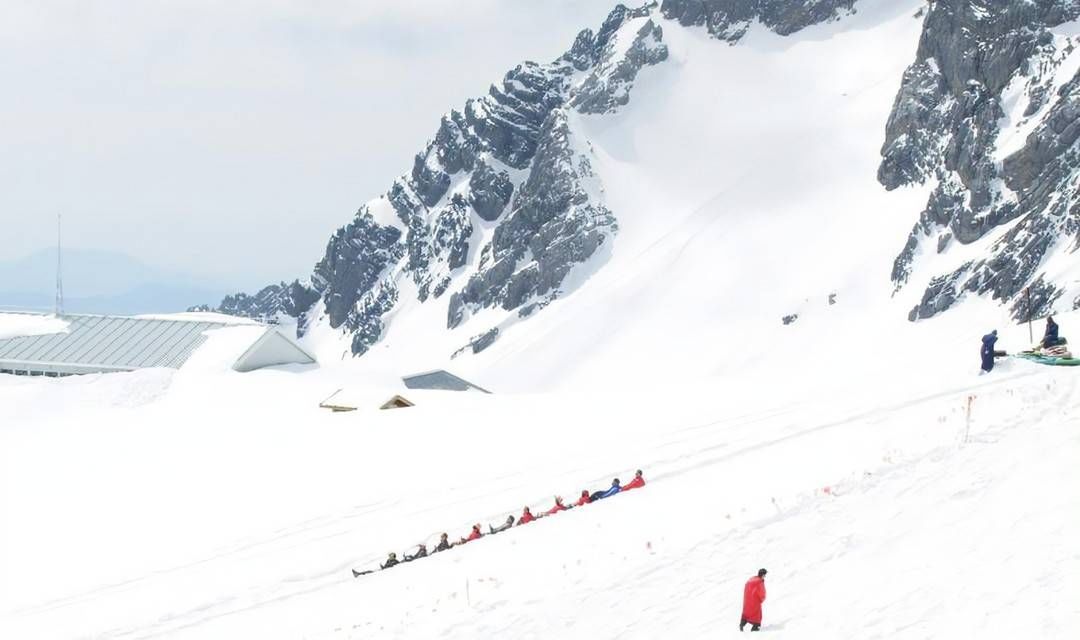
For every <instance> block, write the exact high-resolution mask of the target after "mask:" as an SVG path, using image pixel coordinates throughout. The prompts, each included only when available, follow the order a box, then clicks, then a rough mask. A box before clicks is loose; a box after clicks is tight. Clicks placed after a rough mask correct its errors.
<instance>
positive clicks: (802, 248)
mask: <svg viewBox="0 0 1080 640" xmlns="http://www.w3.org/2000/svg"><path fill="white" fill-rule="evenodd" d="M858 6H859V11H858V13H856V14H855V15H853V16H849V17H846V18H844V19H843V20H840V21H837V22H834V23H829V24H826V25H821V26H818V27H813V28H810V29H807V30H806V31H804V32H800V33H799V34H796V35H795V36H793V37H789V38H781V37H779V36H775V35H773V34H770V33H768V32H766V31H764V30H762V29H760V28H757V27H755V28H753V29H752V30H751V32H750V34H749V35H748V36H747V38H746V39H745V40H744V41H743V42H742V43H740V44H739V45H737V46H734V47H731V46H727V45H725V44H721V43H717V42H716V41H712V40H709V39H707V38H706V37H705V35H704V32H703V31H702V30H700V29H681V28H680V27H678V26H677V25H674V24H672V23H668V22H664V24H663V26H664V31H665V40H666V41H667V42H668V44H669V47H670V48H671V60H669V62H668V63H665V64H664V65H660V66H658V67H656V68H650V69H646V70H644V71H643V72H642V73H641V74H640V77H639V78H638V80H637V82H636V84H635V88H634V92H633V94H632V95H631V102H630V104H629V105H628V106H627V107H626V108H624V109H623V110H621V111H620V112H619V113H617V114H614V115H610V116H598V117H579V116H575V120H576V121H575V123H574V127H575V128H576V130H577V131H579V132H584V133H585V135H586V136H587V137H588V139H589V140H590V141H591V142H592V144H593V145H594V150H595V153H596V156H597V158H598V159H599V160H598V163H597V165H598V166H596V167H595V169H596V171H597V172H598V174H600V176H601V178H602V179H603V182H604V184H605V185H606V189H607V191H608V197H609V202H610V204H611V206H612V208H613V210H614V211H616V213H617V215H618V216H619V220H620V234H619V235H618V236H617V237H616V239H615V243H614V247H613V250H612V254H611V256H610V260H609V261H608V262H607V263H606V264H603V265H586V266H585V269H586V270H585V271H583V272H582V273H580V274H577V275H578V279H577V284H576V288H575V289H574V290H573V291H572V292H570V293H569V294H568V295H566V296H564V297H563V298H562V299H560V300H558V301H557V302H555V303H553V304H552V305H550V306H549V307H547V308H545V309H544V310H542V311H541V312H540V313H539V314H537V315H536V316H534V317H533V318H531V319H529V320H527V321H524V322H520V323H517V324H515V325H513V326H511V327H508V328H507V330H506V332H505V335H502V336H501V337H500V339H499V341H498V342H496V343H495V345H494V346H492V347H491V348H490V349H488V350H487V351H484V352H482V353H480V354H478V355H475V356H472V355H469V356H462V357H459V358H457V359H451V358H450V354H451V353H453V351H454V350H456V349H457V348H458V347H460V346H461V345H462V344H464V343H465V342H466V341H467V339H468V338H469V337H470V336H471V335H473V334H475V333H476V331H477V330H478V329H480V328H482V326H483V321H484V314H482V313H481V314H477V316H476V317H474V318H473V319H472V320H471V321H470V323H469V324H467V325H466V326H465V327H463V328H462V329H460V330H459V331H456V332H447V331H446V329H445V317H446V316H445V307H440V306H439V305H437V304H426V305H416V304H412V306H410V304H411V303H403V304H402V305H401V306H400V307H399V308H398V309H396V310H395V312H394V317H393V319H392V322H391V324H390V330H389V332H388V334H387V336H386V337H385V338H384V339H383V341H382V342H380V343H379V344H377V345H376V346H375V347H374V348H373V350H372V351H371V352H370V353H369V354H368V355H366V356H364V357H363V358H361V359H359V360H356V361H353V360H351V359H349V358H348V357H343V351H344V349H345V348H346V342H345V339H344V338H342V337H341V336H339V335H336V334H335V333H334V332H333V331H331V330H329V329H328V328H327V327H325V326H323V327H320V328H317V329H316V330H315V331H313V332H312V333H311V334H310V335H309V336H307V337H306V341H307V344H306V345H305V346H307V347H309V348H311V349H312V350H313V351H315V352H316V353H317V354H318V355H319V359H320V366H319V367H317V368H316V367H282V368H274V369H266V370H261V371H256V372H252V373H247V374H240V373H236V372H233V371H231V370H229V368H228V366H227V364H228V363H229V361H230V354H231V350H233V349H235V348H236V346H237V344H239V342H240V338H241V337H242V336H241V334H242V333H243V332H244V331H247V330H249V329H248V328H245V327H239V328H230V329H225V330H221V331H220V332H212V334H211V336H210V339H209V340H208V341H207V343H206V344H205V345H204V346H203V347H202V348H200V350H199V352H198V353H197V354H196V355H195V357H193V358H192V360H191V361H189V362H188V364H187V365H185V367H184V368H183V369H181V370H179V371H163V370H146V371H138V372H133V373H123V374H110V375H95V376H81V377H73V378H63V379H27V378H17V377H11V376H0V637H2V638H20V639H21V638H125V639H126V638H154V637H175V638H246V637H252V638H314V639H334V640H336V639H347V638H355V639H358V640H359V639H368V638H417V639H426V638H461V639H470V640H471V639H475V638H488V637H500V638H541V637H542V638H589V639H594V638H642V639H652V638H680V639H681V638H716V637H733V636H735V634H737V633H738V631H737V623H738V618H739V613H740V610H741V595H742V586H743V583H744V582H745V580H746V579H747V578H748V577H750V576H751V575H753V574H754V573H755V572H756V571H757V570H758V569H759V568H761V567H765V568H767V569H768V570H769V574H768V577H767V579H766V582H767V585H768V599H767V600H766V602H765V604H764V616H765V620H764V628H765V630H766V631H767V632H770V633H773V634H775V635H779V636H783V637H790V638H799V639H805V638H822V639H835V638H859V639H872V638H980V639H984V638H1028V637H1040V638H1068V637H1075V635H1076V633H1077V632H1078V630H1080V584H1078V581H1080V552H1078V551H1077V549H1078V547H1077V545H1076V540H1078V539H1080V509H1078V508H1077V506H1078V505H1080V471H1078V470H1077V469H1078V467H1077V460H1080V428H1078V427H1080V377H1078V376H1080V371H1078V370H1076V369H1075V368H1068V367H1047V366H1042V365H1038V364H1035V363H1031V362H1026V361H1023V360H1016V359H1011V358H1009V359H1003V360H1001V361H1000V362H999V365H998V366H997V367H996V368H995V369H994V371H993V372H992V373H990V374H988V375H980V374H979V371H978V364H979V359H978V347H979V338H980V337H981V336H982V334H984V333H986V332H988V331H990V330H991V329H993V328H997V329H999V331H1000V335H1001V340H1000V342H999V343H998V346H999V348H1003V349H1006V350H1009V351H1010V352H1015V351H1017V350H1019V349H1022V348H1026V347H1027V346H1028V345H1030V344H1031V342H1032V341H1033V340H1037V339H1038V337H1039V336H1038V334H1039V333H1040V327H1039V326H1036V327H1035V328H1034V332H1033V334H1032V335H1029V333H1028V328H1027V327H1026V326H1015V325H1012V324H1011V322H1010V320H1009V319H1008V315H1007V310H1005V309H1002V308H1001V307H999V306H998V305H995V304H992V303H990V302H988V301H982V300H970V301H968V302H967V303H965V304H964V305H962V306H961V307H959V308H957V309H955V310H953V311H950V312H949V313H947V314H944V315H942V316H941V317H938V318H934V319H933V320H931V321H926V322H919V323H908V322H907V321H906V312H907V310H908V309H910V307H911V305H912V304H914V302H915V300H914V299H913V298H912V296H917V295H918V294H919V292H920V291H921V290H920V291H904V292H901V293H900V294H898V295H897V296H896V297H892V296H891V293H892V291H891V287H890V285H889V270H890V268H891V262H892V258H893V256H895V254H896V251H897V250H898V249H899V248H900V247H899V246H898V245H897V238H903V237H904V236H905V234H906V232H907V230H908V229H910V226H911V224H912V219H911V218H910V212H911V211H917V210H918V209H919V205H920V204H921V203H922V202H925V197H926V194H925V192H922V191H920V190H916V189H910V190H899V191H896V192H893V193H886V192H885V191H884V190H883V189H881V188H880V186H878V185H877V183H876V181H875V180H874V173H875V169H876V163H877V160H878V157H879V156H878V151H879V147H880V144H881V138H882V132H883V130H884V122H885V120H886V118H887V116H888V113H889V109H890V107H891V104H892V99H893V96H894V95H895V91H896V87H897V86H899V81H900V75H901V74H902V72H903V69H904V67H905V66H906V64H907V63H908V62H909V61H910V59H911V58H912V56H913V54H914V50H915V47H916V44H917V41H918V35H919V21H918V20H916V19H913V14H914V13H915V11H916V9H917V8H918V6H919V3H918V2H914V1H911V2H906V1H901V2H898V1H895V0H867V1H865V2H861V3H859V5H858ZM703 110H704V111H706V112H707V117H705V116H703V115H702V112H703ZM808 122H809V123H812V126H808V125H807V123H808ZM593 267H595V270H593V271H588V269H590V268H593ZM402 299H403V300H405V299H407V296H405V295H403V296H402ZM830 300H831V302H830ZM792 313H798V315H799V318H798V320H797V321H796V322H795V323H794V324H791V325H789V326H784V325H782V324H781V322H780V318H781V316H783V315H787V314H792ZM1058 321H1059V323H1060V324H1061V327H1062V335H1065V336H1066V337H1073V334H1076V335H1077V336H1080V313H1072V314H1062V315H1061V316H1060V317H1059V318H1058ZM434 368H446V369H448V370H450V371H452V372H454V373H456V374H459V375H461V376H462V377H464V378H466V379H469V380H471V381H473V382H475V383H477V384H479V385H481V386H483V387H485V388H487V389H490V390H492V391H493V392H494V393H493V394H492V395H484V394H454V393H450V392H447V393H435V392H429V393H424V394H421V395H419V396H416V398H415V399H416V404H417V406H415V407H412V408H408V409H399V410H391V411H378V410H376V408H375V407H376V405H377V404H381V403H382V402H383V401H385V400H388V399H389V398H390V397H391V396H392V395H393V394H395V393H401V394H402V395H404V396H405V397H406V398H409V397H410V392H409V391H408V390H405V391H402V390H401V385H400V380H399V377H400V376H401V375H402V374H408V373H415V372H416V371H421V370H430V369H434ZM337 389H355V390H358V391H357V392H356V393H355V397H356V398H359V399H360V400H361V401H362V402H361V403H363V404H365V405H366V406H363V407H361V408H359V409H358V410H357V411H353V412H349V413H340V414H334V413H331V412H329V411H327V410H325V409H320V408H318V403H319V402H320V401H322V400H324V399H325V398H326V397H328V396H329V395H330V394H332V393H333V392H334V391H335V390H337ZM369 400H370V403H369ZM636 468H641V469H643V470H644V471H645V477H646V479H647V480H648V485H647V486H646V487H645V488H643V489H640V490H635V491H633V492H628V493H626V494H623V495H618V496H615V497H613V498H611V499H609V500H605V501H603V502H600V503H598V504H594V505H589V506H587V507H583V508H580V509H574V510H572V511H570V512H566V513H560V514H557V515H555V516H552V517H550V518H545V519H542V520H540V521H539V522H535V523H532V524H529V525H527V526H524V527H518V528H515V529H513V530H511V531H509V532H506V533H502V534H499V535H497V536H494V537H489V538H483V539H481V540H479V541H477V542H473V543H469V544H468V545H466V546H464V547H461V548H457V549H454V550H452V551H449V552H446V553H442V554H439V555H436V556H434V557H432V558H428V559H425V560H423V561H418V562H415V563H411V564H408V565H405V566H399V567H396V568H394V569H392V570H389V571H385V572H376V573H373V574H371V575H367V576H363V577H361V578H359V579H354V578H353V576H352V573H351V571H350V570H351V569H353V568H357V569H372V568H376V567H377V563H378V562H380V561H382V560H383V559H384V558H385V557H386V554H387V553H388V552H390V551H394V552H396V553H397V554H398V555H399V556H400V555H402V554H403V553H405V552H411V551H412V550H413V548H414V545H416V544H418V543H420V542H426V543H427V544H428V545H429V547H431V546H433V545H434V543H435V541H436V539H437V536H438V533H439V532H441V531H446V532H448V533H449V534H450V538H451V539H457V538H458V537H461V536H464V535H465V534H466V533H467V531H468V529H469V527H470V526H471V525H472V524H474V523H480V524H481V525H483V527H484V530H485V531H486V530H487V525H488V524H498V523H500V522H502V521H503V520H504V519H505V518H506V516H507V515H508V514H514V515H519V514H520V512H521V509H522V507H523V506H525V505H529V506H531V507H532V508H533V510H534V511H544V510H546V509H547V508H549V507H550V506H551V504H552V500H553V497H554V496H555V495H562V496H564V497H565V498H566V499H567V501H568V502H572V501H573V500H574V499H576V497H577V495H578V494H579V493H580V491H581V490H582V489H589V490H598V489H601V488H604V487H606V486H607V485H608V484H609V483H610V481H611V478H612V477H613V476H616V475H617V476H619V477H621V478H622V479H623V480H624V481H626V480H629V478H630V476H631V475H632V473H633V470H634V469H636Z"/></svg>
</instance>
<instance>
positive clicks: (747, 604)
mask: <svg viewBox="0 0 1080 640" xmlns="http://www.w3.org/2000/svg"><path fill="white" fill-rule="evenodd" d="M766 573H768V571H766V570H764V569H759V570H758V572H757V575H756V576H754V577H752V578H750V579H749V580H747V581H746V586H745V587H743V601H742V602H743V605H742V619H741V620H739V631H742V630H743V627H745V626H746V625H747V624H749V625H750V630H751V631H759V630H761V603H762V602H765V574H766Z"/></svg>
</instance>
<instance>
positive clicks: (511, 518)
mask: <svg viewBox="0 0 1080 640" xmlns="http://www.w3.org/2000/svg"><path fill="white" fill-rule="evenodd" d="M512 526H514V516H506V522H504V523H502V524H501V525H499V526H497V527H493V526H491V525H490V524H489V525H488V531H490V532H491V533H492V534H496V533H502V532H503V531H506V530H507V529H509V528H510V527H512Z"/></svg>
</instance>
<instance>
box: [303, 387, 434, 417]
mask: <svg viewBox="0 0 1080 640" xmlns="http://www.w3.org/2000/svg"><path fill="white" fill-rule="evenodd" d="M376 393H377V392H375V391H367V392H361V393H357V392H355V391H350V390H347V389H338V390H337V391H335V392H334V393H332V394H330V397H328V398H327V399H326V400H323V401H322V402H320V403H319V407H321V408H323V409H329V410H331V411H333V412H334V413H343V412H346V411H356V410H357V409H360V408H367V409H374V408H376V406H377V407H378V408H379V409H404V408H406V407H415V406H416V403H415V402H413V401H412V400H409V399H408V398H406V397H405V396H402V395H401V394H394V395H392V396H390V399H389V400H382V398H386V395H381V396H379V395H375V394H376ZM376 398H379V399H376Z"/></svg>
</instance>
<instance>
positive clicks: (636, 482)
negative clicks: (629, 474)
mask: <svg viewBox="0 0 1080 640" xmlns="http://www.w3.org/2000/svg"><path fill="white" fill-rule="evenodd" d="M644 486H645V476H644V475H642V473H641V469H638V470H637V471H636V472H634V479H633V480H631V481H630V482H627V483H626V484H624V485H623V486H622V490H623V491H629V490H631V489H640V488H641V487H644Z"/></svg>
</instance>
